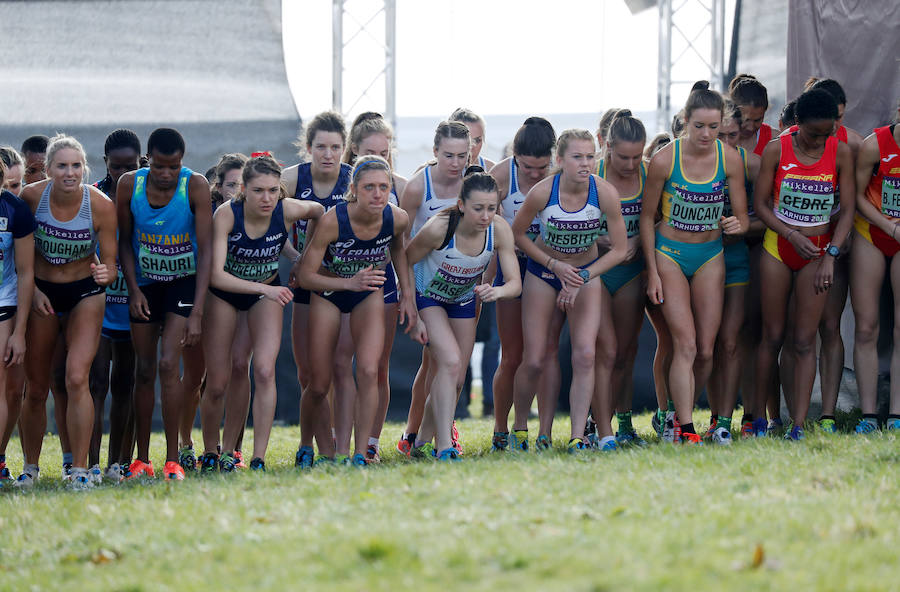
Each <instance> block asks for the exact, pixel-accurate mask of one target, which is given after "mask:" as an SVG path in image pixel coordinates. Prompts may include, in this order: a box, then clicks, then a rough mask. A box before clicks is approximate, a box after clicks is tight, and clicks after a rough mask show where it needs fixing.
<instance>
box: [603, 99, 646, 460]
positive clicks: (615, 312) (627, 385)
mask: <svg viewBox="0 0 900 592" xmlns="http://www.w3.org/2000/svg"><path fill="white" fill-rule="evenodd" d="M646 141H647V132H646V130H644V124H643V123H641V121H640V120H639V119H636V118H635V117H633V116H632V115H631V111H630V110H628V109H620V110H619V111H618V112H617V113H616V114H615V116H614V117H613V118H612V120H611V121H610V124H609V128H608V129H607V132H606V152H605V154H604V157H603V160H601V161H600V162H599V163H598V166H597V175H598V176H599V177H600V178H601V179H604V180H605V181H607V182H608V183H610V184H611V185H612V186H613V188H615V190H616V191H617V192H618V195H619V200H620V203H621V210H622V217H623V218H624V220H625V233H626V236H627V238H628V254H627V256H626V259H625V262H624V263H621V264H619V265H617V266H616V267H613V268H612V269H610V270H609V271H607V272H606V273H604V274H603V275H601V276H600V278H601V280H603V281H602V287H601V290H600V297H601V311H600V330H599V332H598V334H597V360H596V373H595V379H594V380H595V384H594V399H593V412H594V413H593V418H594V422H595V423H596V424H597V426H598V433H597V436H598V437H600V438H604V439H606V442H610V440H609V439H608V437H609V436H611V435H612V430H611V427H610V420H611V418H612V413H613V411H616V420H617V423H618V432H617V433H616V442H617V443H619V444H640V443H642V442H643V441H642V440H641V439H640V437H639V436H638V435H637V434H636V433H635V431H634V427H633V425H632V423H631V399H632V395H633V393H634V385H633V381H632V380H631V375H632V372H633V369H634V358H635V356H636V355H637V345H638V342H637V340H638V334H639V333H640V331H641V325H642V323H643V312H644V299H643V297H642V295H643V283H642V282H641V275H642V273H643V271H644V259H643V257H642V256H641V243H640V217H641V200H642V197H643V192H644V183H645V181H646V178H647V170H646V168H645V166H644V162H643V155H644V143H645V142H646ZM606 226H607V225H606V222H605V221H604V223H603V225H602V226H601V228H600V233H601V238H600V241H601V242H600V244H601V249H606V247H607V244H606V243H607V241H606V237H608V236H609V233H608V231H607V228H606ZM601 252H602V251H601ZM608 447H609V448H611V447H612V444H608Z"/></svg>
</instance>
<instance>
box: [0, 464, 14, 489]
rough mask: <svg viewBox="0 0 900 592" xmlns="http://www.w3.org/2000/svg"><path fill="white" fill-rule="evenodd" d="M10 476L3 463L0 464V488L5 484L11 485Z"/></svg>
mask: <svg viewBox="0 0 900 592" xmlns="http://www.w3.org/2000/svg"><path fill="white" fill-rule="evenodd" d="M12 480H13V478H12V475H11V474H10V473H9V469H8V468H6V463H5V462H0V487H3V485H5V484H7V483H12Z"/></svg>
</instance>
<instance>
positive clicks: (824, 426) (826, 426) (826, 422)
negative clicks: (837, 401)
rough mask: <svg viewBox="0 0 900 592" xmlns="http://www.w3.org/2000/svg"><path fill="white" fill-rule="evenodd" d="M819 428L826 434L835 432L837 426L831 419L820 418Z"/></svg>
mask: <svg viewBox="0 0 900 592" xmlns="http://www.w3.org/2000/svg"><path fill="white" fill-rule="evenodd" d="M819 429H820V430H822V431H823V432H824V433H826V434H836V433H837V427H836V426H835V425H834V420H833V419H820V420H819Z"/></svg>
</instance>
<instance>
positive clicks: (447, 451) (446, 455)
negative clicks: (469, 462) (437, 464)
mask: <svg viewBox="0 0 900 592" xmlns="http://www.w3.org/2000/svg"><path fill="white" fill-rule="evenodd" d="M437 459H438V460H439V461H443V462H459V461H460V460H462V459H460V458H459V451H458V450H456V448H444V449H443V450H441V452H440V453H439V454H438V456H437Z"/></svg>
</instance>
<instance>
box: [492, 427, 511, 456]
mask: <svg viewBox="0 0 900 592" xmlns="http://www.w3.org/2000/svg"><path fill="white" fill-rule="evenodd" d="M507 448H509V432H494V437H493V439H492V440H491V452H506V449H507Z"/></svg>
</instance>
